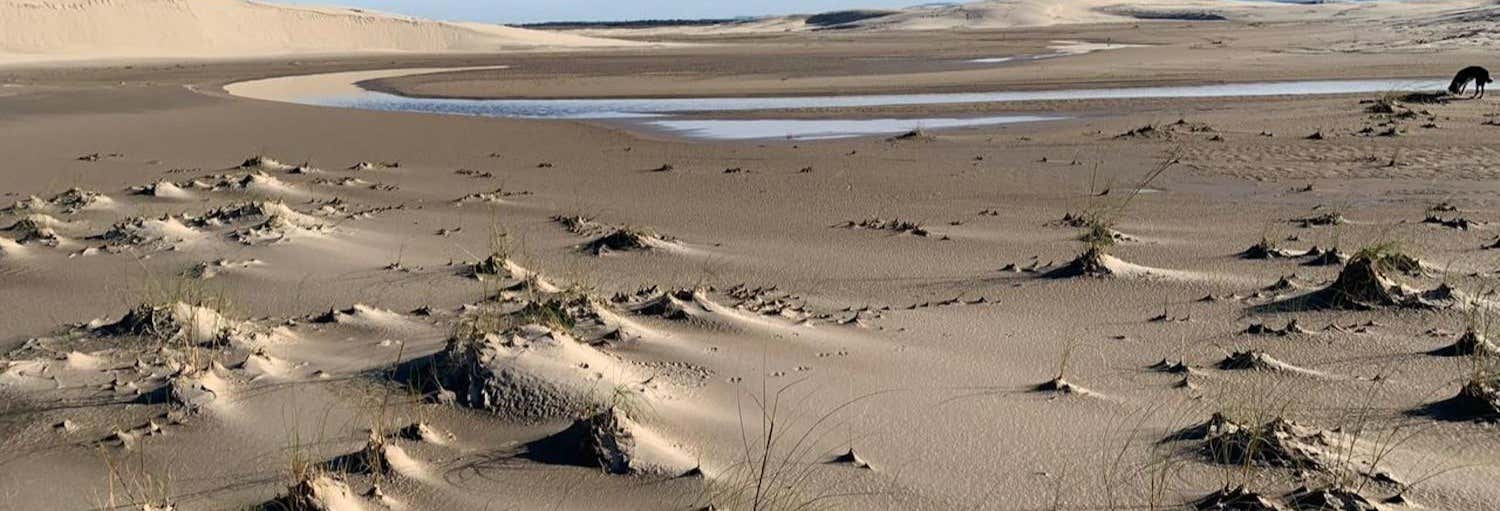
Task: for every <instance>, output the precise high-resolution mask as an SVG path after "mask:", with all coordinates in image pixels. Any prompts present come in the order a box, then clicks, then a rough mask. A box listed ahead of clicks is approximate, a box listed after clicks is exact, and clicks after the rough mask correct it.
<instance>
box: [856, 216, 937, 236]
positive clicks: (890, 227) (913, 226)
mask: <svg viewBox="0 0 1500 511" xmlns="http://www.w3.org/2000/svg"><path fill="white" fill-rule="evenodd" d="M838 227H839V228H843V229H861V230H870V231H886V232H892V233H896V234H910V235H912V236H921V237H927V235H929V234H931V233H930V232H929V231H928V230H927V228H926V227H923V226H922V224H920V223H917V222H913V221H911V220H903V219H900V218H892V219H881V218H867V219H864V220H860V221H858V222H856V221H852V220H851V221H848V222H844V223H842V224H839V225H838Z"/></svg>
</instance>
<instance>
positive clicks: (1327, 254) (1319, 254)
mask: <svg viewBox="0 0 1500 511" xmlns="http://www.w3.org/2000/svg"><path fill="white" fill-rule="evenodd" d="M1307 255H1308V256H1311V257H1312V259H1309V260H1308V261H1307V262H1306V263H1303V264H1306V265H1307V266H1338V265H1341V264H1345V263H1348V262H1349V255H1348V254H1345V253H1344V252H1343V251H1341V250H1339V249H1338V247H1333V248H1330V249H1328V250H1323V249H1320V248H1318V247H1313V248H1312V250H1309V251H1308V252H1307Z"/></svg>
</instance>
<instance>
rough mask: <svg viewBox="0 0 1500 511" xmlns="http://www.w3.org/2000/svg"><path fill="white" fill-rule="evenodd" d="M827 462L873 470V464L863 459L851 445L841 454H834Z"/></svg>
mask: <svg viewBox="0 0 1500 511" xmlns="http://www.w3.org/2000/svg"><path fill="white" fill-rule="evenodd" d="M828 462H829V463H831V464H834V465H848V466H851V467H854V468H858V469H864V470H875V466H874V465H871V464H870V462H868V461H865V458H864V457H863V456H860V455H859V453H857V452H854V448H852V447H851V448H849V450H848V451H846V452H844V453H843V454H840V455H838V456H834V457H833V459H831V460H828Z"/></svg>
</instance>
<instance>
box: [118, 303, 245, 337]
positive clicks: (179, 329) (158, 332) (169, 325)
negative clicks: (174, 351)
mask: <svg viewBox="0 0 1500 511" xmlns="http://www.w3.org/2000/svg"><path fill="white" fill-rule="evenodd" d="M241 329H243V325H242V324H240V323H236V322H234V321H230V320H229V319H227V318H225V317H224V316H223V315H220V314H219V312H218V311H215V310H213V309H210V308H208V307H203V306H194V305H189V304H187V303H183V302H173V303H169V304H166V305H142V306H139V307H136V308H134V309H131V311H130V312H129V313H126V314H125V317H123V318H121V319H120V320H119V321H117V322H115V323H111V324H108V325H104V326H102V327H99V328H98V329H96V331H97V332H99V333H100V334H103V335H107V336H134V337H144V338H150V339H159V340H165V341H172V342H181V343H187V344H191V345H222V344H227V343H229V342H230V341H231V340H232V338H233V337H235V336H236V335H238V334H239V333H240V330H241Z"/></svg>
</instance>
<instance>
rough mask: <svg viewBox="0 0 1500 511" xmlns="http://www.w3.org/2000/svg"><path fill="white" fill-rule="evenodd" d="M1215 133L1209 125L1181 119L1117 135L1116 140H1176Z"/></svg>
mask: <svg viewBox="0 0 1500 511" xmlns="http://www.w3.org/2000/svg"><path fill="white" fill-rule="evenodd" d="M1214 131H1215V130H1214V128H1213V127H1212V126H1209V125H1207V124H1203V123H1197V122H1188V120H1186V119H1179V120H1177V122H1174V123H1171V124H1164V125H1156V124H1147V125H1145V126H1141V127H1138V128H1135V129H1132V130H1130V131H1126V132H1124V133H1121V134H1118V135H1115V137H1114V138H1115V139H1116V140H1175V139H1177V138H1178V137H1180V136H1182V135H1185V134H1189V133H1213V132H1214Z"/></svg>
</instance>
